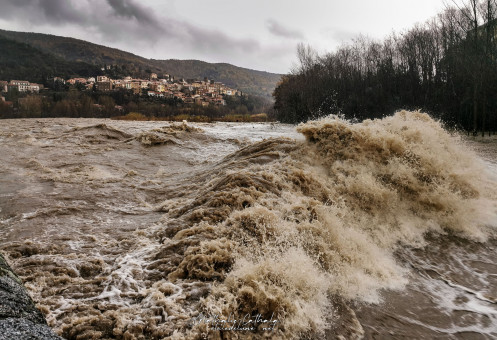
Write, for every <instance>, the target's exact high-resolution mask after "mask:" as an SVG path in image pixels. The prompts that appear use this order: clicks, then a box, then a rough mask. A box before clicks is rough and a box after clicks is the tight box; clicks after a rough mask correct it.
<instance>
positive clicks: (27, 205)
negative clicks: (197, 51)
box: [0, 111, 497, 339]
mask: <svg viewBox="0 0 497 340" xmlns="http://www.w3.org/2000/svg"><path fill="white" fill-rule="evenodd" d="M304 137H305V138H304ZM0 138H1V140H2V144H1V145H0V152H1V154H2V162H1V164H0V173H1V174H2V179H1V183H2V187H1V188H0V209H1V210H0V235H2V240H3V241H2V243H1V244H0V247H1V249H2V251H3V252H4V253H6V254H7V256H8V258H9V260H10V261H11V262H12V264H13V266H14V267H15V269H16V270H17V271H18V273H19V275H20V276H21V277H22V278H23V280H24V281H25V283H26V286H27V287H28V289H29V290H30V292H31V294H32V295H33V297H34V299H35V300H36V301H37V302H38V305H39V306H40V308H41V309H42V310H43V311H44V312H45V313H46V314H47V319H48V321H49V323H50V325H51V326H53V327H54V328H55V329H56V331H57V332H58V333H59V334H61V335H63V336H64V337H66V338H68V339H76V338H77V339H114V338H117V339H149V338H153V339H162V338H166V337H171V338H177V339H182V338H185V339H193V338H199V339H200V338H202V337H206V336H207V337H209V338H246V337H248V336H252V337H253V338H264V337H271V338H285V339H294V338H295V339H298V338H306V337H307V338H320V337H326V338H337V337H340V336H342V337H344V338H360V337H362V336H366V337H381V338H385V337H396V336H397V337H399V336H406V337H434V336H443V337H446V338H459V337H464V336H466V335H468V334H471V335H475V334H477V335H478V336H481V337H484V338H485V337H487V338H491V337H493V336H497V330H496V327H495V325H496V324H497V309H496V297H497V292H496V291H495V288H493V287H496V286H497V284H496V283H497V282H496V281H497V276H496V274H497V270H496V267H495V265H494V263H495V260H496V258H495V245H496V242H495V226H496V224H497V204H496V203H497V201H496V196H495V189H496V188H497V187H496V183H495V178H496V176H495V174H493V173H492V171H493V168H492V166H491V164H492V161H491V160H492V159H497V157H496V156H491V155H490V156H489V154H488V152H487V153H486V154H485V157H486V160H485V162H486V163H485V162H484V161H481V160H480V158H478V156H477V155H476V153H475V152H474V151H472V148H474V146H469V145H468V144H467V143H465V142H463V140H461V138H459V137H458V136H456V135H451V134H449V133H447V132H446V131H445V130H444V129H443V128H442V127H441V125H440V124H439V123H438V122H436V121H434V120H432V119H431V118H429V117H428V116H427V115H425V114H422V113H418V112H405V111H403V112H399V113H397V114H396V115H395V116H393V117H387V118H384V119H383V120H375V121H365V122H363V123H359V124H352V123H350V122H347V121H344V120H341V119H339V118H336V117H328V118H325V119H323V120H320V121H314V122H308V123H306V124H303V125H300V126H299V127H298V128H297V131H295V129H294V128H293V127H291V126H285V125H279V124H247V125H244V124H227V123H218V124H196V125H193V124H186V123H183V124H164V123H161V122H114V121H108V120H83V119H81V120H71V119H47V120H37V121H35V120H8V121H4V124H3V125H2V127H1V128H0ZM490 149H491V148H490ZM496 150H497V148H496ZM489 159H490V161H489ZM246 315H260V317H261V318H263V319H267V320H270V319H276V320H277V323H276V327H274V329H271V330H269V329H264V328H267V324H264V323H262V324H261V323H258V324H256V325H255V327H254V328H255V329H254V330H252V331H240V330H238V331H233V330H231V331H226V330H225V331H218V330H214V329H212V327H211V328H209V324H208V323H207V322H206V321H205V320H204V321H203V322H194V320H197V321H198V320H200V319H201V318H202V317H204V316H209V317H215V316H217V317H220V318H223V319H227V318H229V317H231V318H234V319H238V320H239V319H243V318H244V317H245V316H246Z"/></svg>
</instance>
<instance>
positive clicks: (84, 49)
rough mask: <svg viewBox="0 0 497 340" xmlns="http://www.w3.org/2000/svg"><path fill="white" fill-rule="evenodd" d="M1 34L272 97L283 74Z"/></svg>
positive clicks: (65, 53) (72, 56) (138, 71)
mask: <svg viewBox="0 0 497 340" xmlns="http://www.w3.org/2000/svg"><path fill="white" fill-rule="evenodd" d="M0 36H4V37H6V38H8V39H12V40H15V41H17V42H21V43H24V44H27V45H30V46H32V47H34V48H37V49H39V50H41V51H43V52H45V53H49V54H53V55H55V56H56V57H58V58H61V59H64V60H66V61H70V62H82V63H88V64H93V65H97V66H99V67H101V66H103V65H118V66H119V68H120V70H122V72H128V73H130V74H131V75H143V74H144V73H146V72H147V71H151V72H155V73H168V74H170V75H173V76H175V77H183V78H195V79H203V78H204V77H208V78H209V79H215V80H216V81H220V82H223V83H225V84H226V85H228V86H230V87H234V88H237V89H240V90H242V91H243V92H246V93H249V94H253V95H259V96H264V97H271V94H272V92H273V90H274V88H275V87H276V83H277V82H278V81H279V80H280V77H281V75H279V74H274V73H269V72H262V71H255V70H251V69H246V68H242V67H238V66H234V65H231V64H226V63H215V64H214V63H207V62H203V61H199V60H175V59H169V60H155V59H146V58H143V57H140V56H137V55H135V54H132V53H129V52H125V51H121V50H118V49H115V48H110V47H106V46H102V45H97V44H93V43H90V42H87V41H84V40H79V39H74V38H66V37H60V36H55V35H48V34H41V33H24V32H13V31H5V30H0Z"/></svg>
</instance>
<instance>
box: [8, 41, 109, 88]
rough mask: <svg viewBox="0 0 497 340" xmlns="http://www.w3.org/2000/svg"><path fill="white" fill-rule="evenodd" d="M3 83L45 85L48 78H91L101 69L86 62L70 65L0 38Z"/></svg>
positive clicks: (67, 62)
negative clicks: (18, 81)
mask: <svg viewBox="0 0 497 340" xmlns="http://www.w3.org/2000/svg"><path fill="white" fill-rule="evenodd" d="M0 51H2V52H1V53H0V79H1V80H12V79H20V80H27V81H30V82H35V83H43V82H44V81H45V80H46V79H47V78H48V77H54V76H61V77H64V78H70V77H74V76H77V75H80V76H90V75H93V74H97V73H98V72H99V71H100V69H99V68H98V67H97V66H95V65H91V64H88V63H84V62H76V61H67V60H65V59H62V58H59V57H57V56H55V55H52V54H49V53H44V52H42V51H40V50H38V49H36V48H34V47H32V46H30V45H28V44H24V43H20V42H17V41H14V40H10V39H7V38H5V37H2V36H0Z"/></svg>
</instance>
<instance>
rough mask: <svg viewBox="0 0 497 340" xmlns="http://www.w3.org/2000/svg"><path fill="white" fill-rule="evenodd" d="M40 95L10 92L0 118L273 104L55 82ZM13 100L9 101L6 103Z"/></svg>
mask: <svg viewBox="0 0 497 340" xmlns="http://www.w3.org/2000/svg"><path fill="white" fill-rule="evenodd" d="M54 87H55V89H53V90H45V91H44V92H43V94H21V93H19V92H17V91H10V92H8V93H6V94H5V99H6V100H7V102H8V103H7V102H2V101H0V118H42V117H72V118H76V117H87V118H112V117H117V116H122V115H126V114H128V113H130V112H135V113H140V114H142V115H144V116H146V117H156V118H167V117H173V116H177V115H181V114H185V115H190V116H203V117H207V118H210V119H214V118H220V117H225V116H228V115H248V114H258V113H261V112H264V113H271V112H272V103H271V102H270V101H269V100H268V99H266V98H262V97H257V96H240V97H238V96H225V100H226V106H216V105H212V104H211V105H209V106H201V105H192V104H185V103H183V101H182V100H180V99H176V98H171V99H163V98H153V97H148V96H142V95H137V94H134V93H133V92H132V91H127V90H118V91H110V92H99V91H82V90H78V88H77V87H69V86H67V85H61V84H58V86H54ZM9 103H12V104H9Z"/></svg>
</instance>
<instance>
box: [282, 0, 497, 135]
mask: <svg viewBox="0 0 497 340" xmlns="http://www.w3.org/2000/svg"><path fill="white" fill-rule="evenodd" d="M453 5H454V6H453V7H448V8H446V9H445V11H444V12H443V13H440V14H439V15H437V16H436V17H435V18H433V19H431V20H429V21H427V22H425V23H424V24H417V25H415V26H414V27H413V28H412V29H410V30H407V31H405V32H403V33H393V34H391V35H390V36H388V37H387V38H385V39H384V40H383V41H376V40H373V39H370V38H367V37H365V36H360V37H358V38H357V39H355V40H353V41H352V42H351V43H348V44H345V45H343V46H341V47H340V48H338V49H337V50H336V51H335V52H332V53H328V54H325V55H319V54H318V53H316V52H315V51H314V50H313V49H312V48H311V47H309V46H304V45H300V46H299V48H298V58H299V65H298V66H297V67H296V68H295V69H294V70H293V71H292V72H291V74H289V75H287V76H285V77H283V78H282V81H281V82H280V83H279V85H278V86H277V88H276V90H275V92H274V97H275V109H276V112H277V117H278V119H279V120H280V121H282V122H288V123H298V122H303V121H306V120H308V119H310V118H316V117H319V116H324V115H328V114H342V115H344V116H345V117H346V118H350V119H358V120H363V119H368V118H380V117H383V116H385V115H389V114H392V113H393V112H395V111H397V110H399V109H409V110H416V109H420V110H423V111H425V112H428V113H430V114H431V115H433V116H435V117H437V118H440V119H442V120H443V121H444V122H445V123H446V124H448V125H450V126H453V127H456V128H460V129H464V130H465V131H468V132H470V131H471V132H473V133H476V132H477V131H478V132H481V133H483V132H484V131H496V130H497V19H496V9H497V6H496V1H495V0H485V1H478V0H467V1H465V2H463V1H454V2H453Z"/></svg>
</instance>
